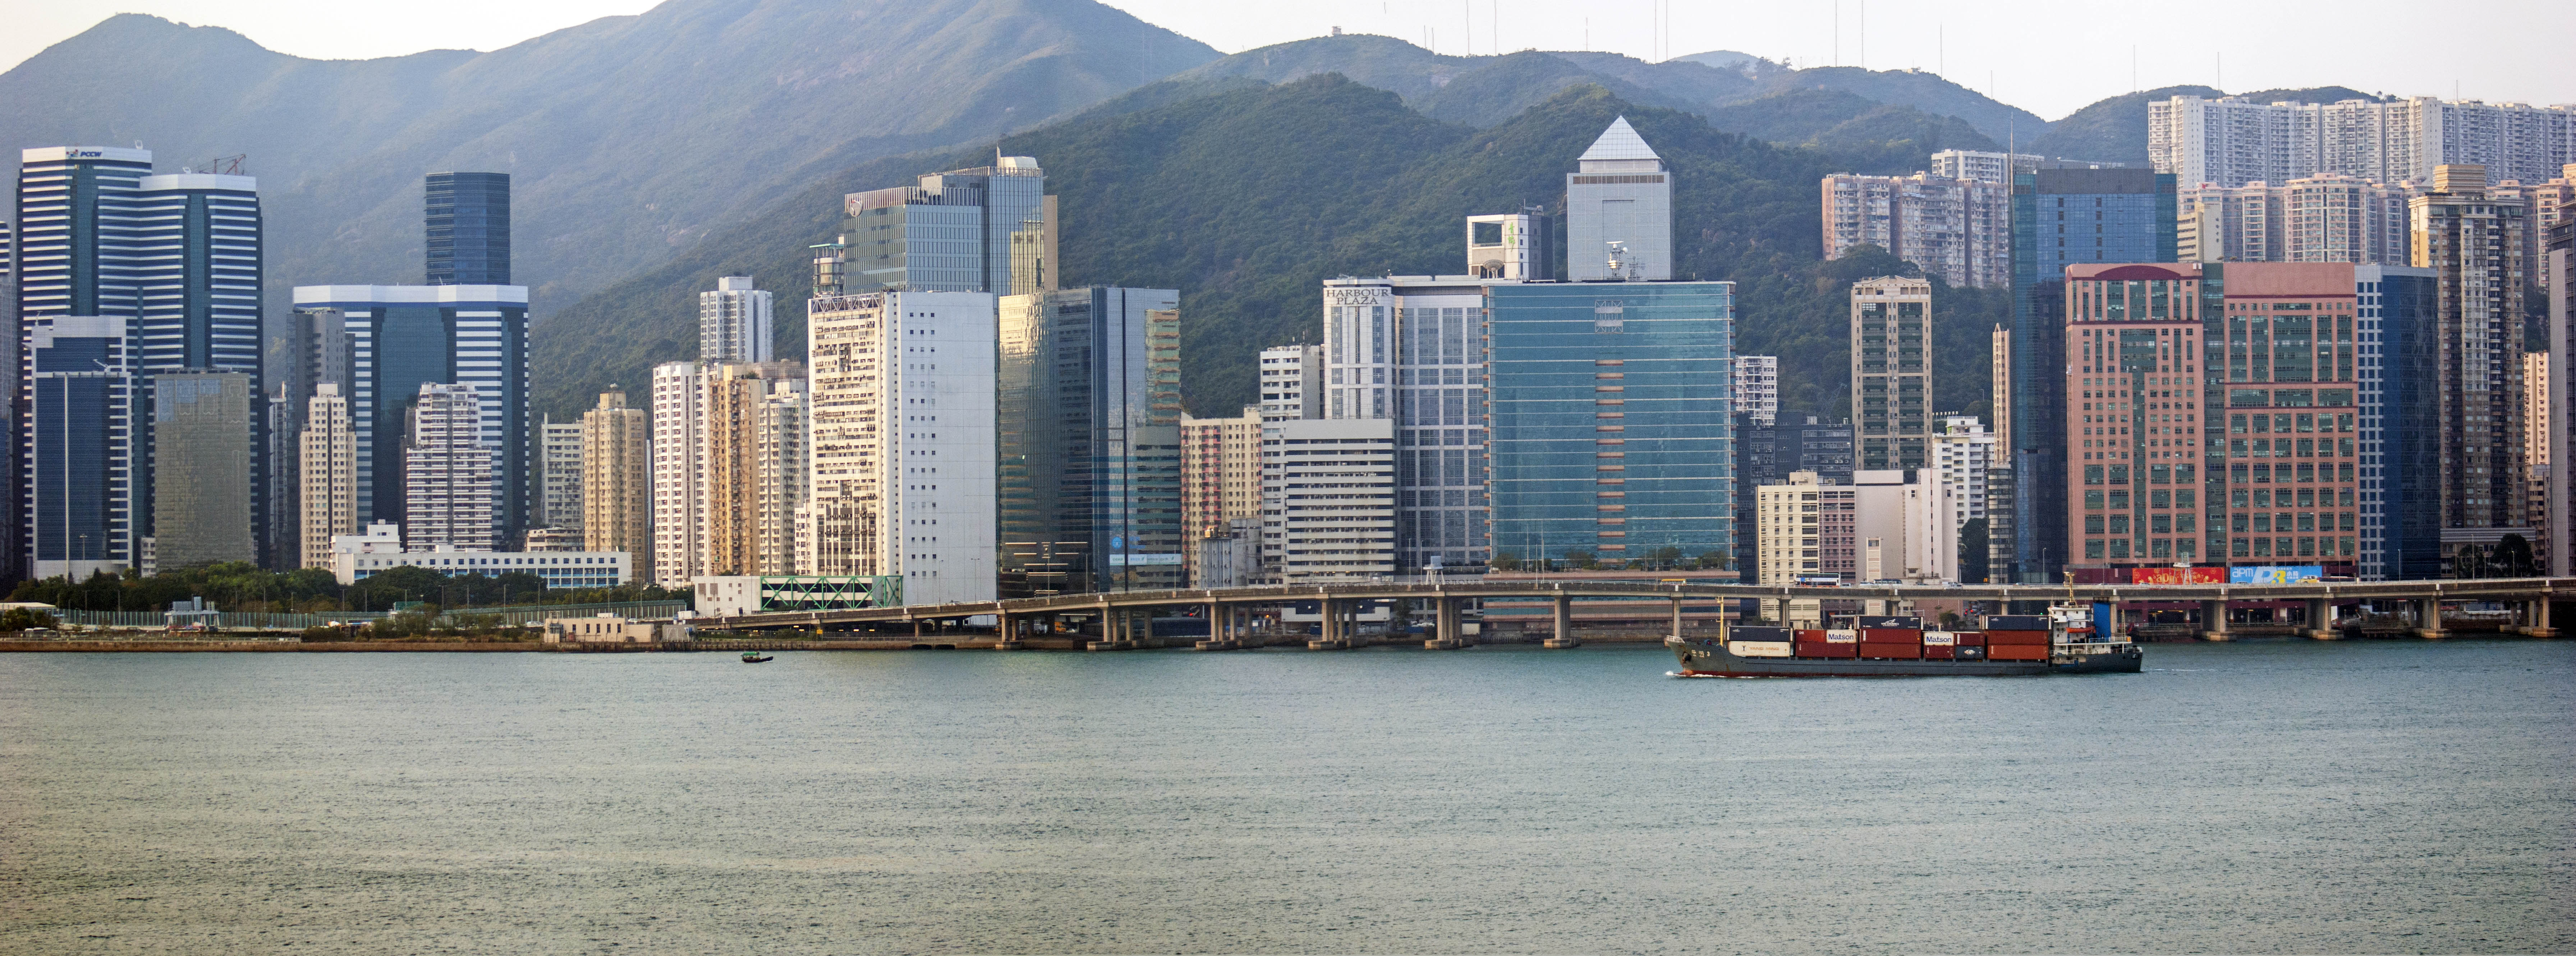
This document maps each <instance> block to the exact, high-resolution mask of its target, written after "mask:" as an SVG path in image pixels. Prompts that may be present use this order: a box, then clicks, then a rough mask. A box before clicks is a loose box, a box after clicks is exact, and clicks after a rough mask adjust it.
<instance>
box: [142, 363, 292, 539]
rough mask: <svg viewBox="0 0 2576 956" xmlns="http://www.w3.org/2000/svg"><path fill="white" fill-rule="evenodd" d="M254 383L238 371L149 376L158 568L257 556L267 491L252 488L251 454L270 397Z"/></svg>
mask: <svg viewBox="0 0 2576 956" xmlns="http://www.w3.org/2000/svg"><path fill="white" fill-rule="evenodd" d="M251 383H252V377H251V376H249V375H246V374H243V373H240V372H176V373H165V374H161V375H155V376H152V457H153V460H154V462H156V463H157V464H158V465H159V467H157V468H155V469H154V471H153V473H152V475H153V478H152V481H153V491H152V510H153V522H152V527H153V532H152V539H153V555H154V563H155V566H156V567H157V568H160V569H164V570H167V569H172V568H186V567H195V566H199V565H208V564H221V563H229V562H244V563H254V562H257V561H258V560H259V550H260V544H261V541H260V534H259V533H258V532H259V531H261V530H262V529H261V528H260V522H259V519H260V518H262V517H263V515H262V514H261V513H260V510H259V506H260V503H261V499H262V495H260V494H259V493H258V490H257V489H254V488H252V487H251V483H252V478H253V474H252V461H253V459H254V457H255V455H254V453H255V452H256V451H257V450H258V449H259V447H260V446H259V443H258V441H257V439H258V436H259V432H260V428H259V426H260V425H261V424H262V422H261V418H263V417H264V416H265V413H266V412H267V411H268V409H267V404H268V403H267V402H265V401H257V402H254V401H253V400H254V399H255V398H256V397H257V394H258V393H257V392H256V391H255V390H254V388H253V387H252V384H251ZM254 406H256V408H257V411H258V412H259V413H260V414H259V415H254V414H253V409H254Z"/></svg>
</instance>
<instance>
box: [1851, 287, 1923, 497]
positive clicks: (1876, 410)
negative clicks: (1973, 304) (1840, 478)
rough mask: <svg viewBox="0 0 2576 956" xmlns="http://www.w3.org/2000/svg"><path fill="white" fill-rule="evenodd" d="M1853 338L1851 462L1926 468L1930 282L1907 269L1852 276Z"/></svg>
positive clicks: (1870, 466)
mask: <svg viewBox="0 0 2576 956" xmlns="http://www.w3.org/2000/svg"><path fill="white" fill-rule="evenodd" d="M1851 343H1852V344H1851V403H1852V426H1853V432H1852V437H1853V439H1854V440H1855V441H1856V442H1857V445H1856V446H1855V447H1854V448H1853V452H1854V454H1855V455H1856V456H1857V462H1856V464H1855V465H1854V467H1855V468H1860V469H1901V470H1907V471H1911V470H1914V469H1918V468H1922V467H1925V466H1926V465H1927V464H1928V463H1929V462H1930V453H1931V439H1932V411H1931V410H1932V283H1930V282H1927V281H1925V280H1922V279H1909V278H1906V277H1904V276H1880V277H1878V278H1875V279H1863V280H1861V281H1859V282H1855V283H1852V288H1851Z"/></svg>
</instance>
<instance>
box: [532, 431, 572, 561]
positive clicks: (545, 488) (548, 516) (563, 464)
mask: <svg viewBox="0 0 2576 956" xmlns="http://www.w3.org/2000/svg"><path fill="white" fill-rule="evenodd" d="M538 434H539V435H540V436H542V437H541V438H540V439H539V442H540V445H541V452H540V455H539V458H538V460H539V462H540V467H542V468H544V469H545V475H544V477H542V478H541V479H539V481H538V484H539V485H540V488H539V490H538V493H539V494H540V495H541V496H542V497H541V499H540V500H541V501H542V502H543V504H542V505H540V506H539V511H538V515H537V520H536V521H534V522H531V523H532V524H535V525H537V526H539V527H544V528H553V529H556V530H558V531H568V532H571V533H572V534H573V535H574V536H575V537H576V538H578V537H579V536H580V534H581V423H580V422H558V421H553V420H551V419H549V420H547V421H546V422H545V423H544V424H543V425H542V426H540V430H539V432H538ZM530 530H535V529H533V528H532V529H530Z"/></svg>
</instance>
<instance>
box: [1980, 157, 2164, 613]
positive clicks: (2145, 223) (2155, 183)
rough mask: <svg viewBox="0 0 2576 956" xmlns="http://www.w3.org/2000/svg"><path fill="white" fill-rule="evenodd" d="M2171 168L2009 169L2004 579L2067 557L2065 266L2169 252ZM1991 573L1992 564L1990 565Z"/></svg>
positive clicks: (2023, 576)
mask: <svg viewBox="0 0 2576 956" xmlns="http://www.w3.org/2000/svg"><path fill="white" fill-rule="evenodd" d="M2174 201H2175V194H2174V177H2173V175H2172V174H2170V173H2157V172H2151V171H2149V170H2144V169H2041V170H2035V171H2031V172H2017V173H2014V174H2013V218H2012V223H2013V226H2012V228H2013V247H2012V248H2013V280H2012V282H2013V284H2012V292H2013V338H2012V357H2013V358H2012V360H2013V369H2012V381H2013V395H2012V414H2013V421H2012V428H2011V430H2010V432H2009V434H2010V435H2011V436H2012V441H2013V444H2014V445H2015V446H2017V447H2015V448H2014V449H2013V450H2012V451H2011V463H2012V470H2013V485H2014V501H2013V519H2014V520H2013V534H2014V553H2015V555H2016V556H2017V563H2018V564H2019V567H2017V568H2015V569H2013V571H2014V573H2015V574H2016V577H2015V578H2014V579H2016V580H2020V581H2025V582H2040V583H2045V582H2053V581H2056V580H2057V579H2058V571H2059V569H2060V568H2062V567H2064V566H2065V564H2066V561H2067V554H2066V541H2067V532H2066V503H2065V502H2064V501H2062V500H2059V499H2060V498H2061V496H2063V495H2064V494H2065V489H2066V455H2067V450H2066V447H2065V423H2066V375H2065V370H2064V369H2063V368H2061V367H2058V366H2059V364H2060V359H2061V357H2062V356H2064V355H2065V354H2066V341H2065V339H2066V329H2065V325H2066V322H2065V315H2066V306H2065V289H2066V267H2067V266H2068V265H2072V264H2075V263H2084V262H2172V261H2174V252H2175V247H2176V236H2175V231H2174ZM1993 573H1995V574H1998V575H2001V574H2003V573H2005V572H2003V571H2001V570H2000V569H1998V570H1997V571H1995V572H1993Z"/></svg>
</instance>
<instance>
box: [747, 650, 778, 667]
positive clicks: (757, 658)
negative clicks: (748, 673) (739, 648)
mask: <svg viewBox="0 0 2576 956" xmlns="http://www.w3.org/2000/svg"><path fill="white" fill-rule="evenodd" d="M776 659H777V658H774V657H771V656H769V655H767V654H763V653H761V652H759V651H744V652H742V662H743V663H745V664H766V663H769V662H770V661H773V660H776Z"/></svg>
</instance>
